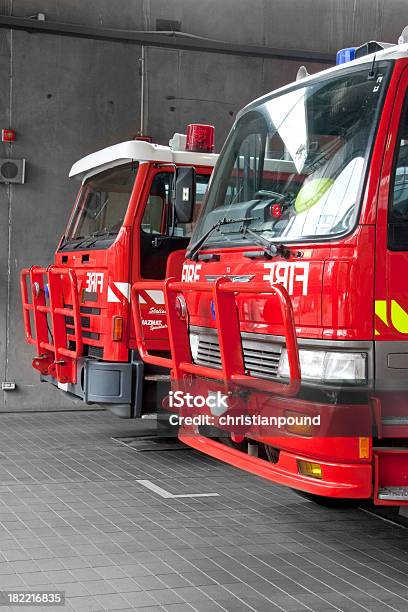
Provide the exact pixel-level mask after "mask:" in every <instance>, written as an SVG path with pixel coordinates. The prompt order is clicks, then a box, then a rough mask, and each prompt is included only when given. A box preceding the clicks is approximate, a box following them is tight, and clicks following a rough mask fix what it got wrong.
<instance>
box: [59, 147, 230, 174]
mask: <svg viewBox="0 0 408 612" xmlns="http://www.w3.org/2000/svg"><path fill="white" fill-rule="evenodd" d="M217 159H218V154H216V153H191V152H190V151H173V150H172V149H170V147H165V146H162V145H157V144H153V143H150V142H144V141H142V140H129V141H128V142H120V143H119V144H115V145H113V146H111V147H106V149H101V150H100V151H96V153H91V154H90V155H87V156H86V157H83V158H82V159H80V160H79V161H77V162H76V163H75V164H74V165H73V166H72V168H71V171H70V173H69V176H70V177H72V176H75V177H77V178H80V179H83V178H86V177H87V176H90V175H92V174H95V173H96V172H102V171H103V170H107V169H108V168H113V167H114V166H119V165H120V164H124V163H126V162H130V161H132V160H133V161H138V162H143V161H154V162H165V163H167V162H168V163H171V164H187V165H190V166H197V165H202V166H211V167H213V166H215V162H216V161H217Z"/></svg>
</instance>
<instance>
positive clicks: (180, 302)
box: [175, 295, 187, 319]
mask: <svg viewBox="0 0 408 612" xmlns="http://www.w3.org/2000/svg"><path fill="white" fill-rule="evenodd" d="M175 307H176V314H177V316H178V318H179V319H185V318H186V317H187V304H186V300H185V299H184V296H182V295H178V296H177V297H176V303H175Z"/></svg>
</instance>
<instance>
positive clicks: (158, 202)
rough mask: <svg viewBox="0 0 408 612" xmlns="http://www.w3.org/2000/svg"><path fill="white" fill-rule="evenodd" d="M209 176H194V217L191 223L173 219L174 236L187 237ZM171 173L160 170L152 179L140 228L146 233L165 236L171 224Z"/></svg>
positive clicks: (199, 209) (197, 213)
mask: <svg viewBox="0 0 408 612" xmlns="http://www.w3.org/2000/svg"><path fill="white" fill-rule="evenodd" d="M209 179H210V177H209V175H205V174H197V176H196V205H195V208H194V218H193V222H192V223H180V222H179V221H178V220H177V219H176V220H175V226H174V231H173V236H174V237H179V238H189V237H190V236H191V232H192V228H193V225H194V223H195V222H196V220H197V218H198V216H199V214H200V211H201V205H202V202H203V199H204V195H205V192H206V189H207V185H208V181H209ZM172 180H173V174H172V173H170V172H160V173H159V174H156V176H155V178H154V179H153V182H152V186H151V189H150V194H149V197H148V200H147V204H146V208H145V212H144V215H143V218H142V224H141V228H142V231H143V232H144V233H146V234H150V235H155V236H166V235H167V234H168V230H169V228H170V225H171V219H170V214H171V206H170V196H171V189H172Z"/></svg>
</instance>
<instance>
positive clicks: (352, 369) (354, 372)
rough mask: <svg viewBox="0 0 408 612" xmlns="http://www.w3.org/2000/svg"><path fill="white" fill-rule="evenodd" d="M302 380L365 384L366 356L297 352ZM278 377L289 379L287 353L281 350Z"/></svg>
mask: <svg viewBox="0 0 408 612" xmlns="http://www.w3.org/2000/svg"><path fill="white" fill-rule="evenodd" d="M299 361H300V371H301V375H302V379H304V380H315V381H322V382H332V383H333V382H338V383H340V382H343V381H346V382H350V383H353V384H357V383H365V382H367V365H366V364H367V354H366V353H341V352H337V351H313V350H309V349H300V350H299ZM278 376H281V377H282V378H289V361H288V352H287V350H286V349H283V350H282V354H281V358H280V361H279V366H278Z"/></svg>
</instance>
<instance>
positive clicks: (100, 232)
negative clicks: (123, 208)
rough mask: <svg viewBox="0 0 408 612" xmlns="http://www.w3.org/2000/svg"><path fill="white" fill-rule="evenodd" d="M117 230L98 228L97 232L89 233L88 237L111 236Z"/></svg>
mask: <svg viewBox="0 0 408 612" xmlns="http://www.w3.org/2000/svg"><path fill="white" fill-rule="evenodd" d="M117 233H118V232H117V231H115V230H111V229H106V230H98V231H97V232H93V233H92V234H90V235H89V238H96V237H98V238H99V237H100V236H113V235H115V236H116V234H117Z"/></svg>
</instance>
